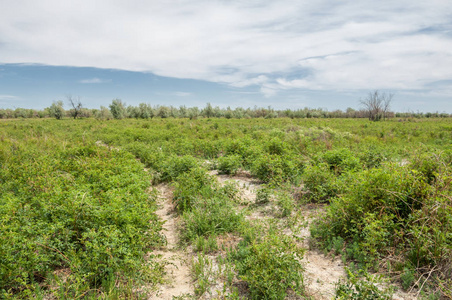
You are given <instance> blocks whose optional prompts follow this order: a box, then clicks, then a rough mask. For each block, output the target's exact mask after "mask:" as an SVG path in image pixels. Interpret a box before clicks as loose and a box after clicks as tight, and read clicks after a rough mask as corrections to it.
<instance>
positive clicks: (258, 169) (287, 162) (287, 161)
mask: <svg viewBox="0 0 452 300" xmlns="http://www.w3.org/2000/svg"><path fill="white" fill-rule="evenodd" d="M302 170H303V164H302V162H301V161H300V160H299V159H297V158H294V157H284V158H283V157H281V156H278V155H264V156H260V157H258V158H256V160H255V161H254V163H253V165H252V167H251V171H252V174H253V176H256V177H257V178H259V179H260V180H262V181H263V182H266V183H272V184H275V185H280V184H281V183H283V182H285V181H295V180H297V179H298V177H299V175H300V174H301V172H302Z"/></svg>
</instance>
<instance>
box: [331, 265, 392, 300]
mask: <svg viewBox="0 0 452 300" xmlns="http://www.w3.org/2000/svg"><path fill="white" fill-rule="evenodd" d="M346 271H347V275H348V281H347V282H342V281H339V282H338V283H337V284H336V296H335V298H334V299H343V300H348V299H355V300H380V299H381V300H390V299H392V294H393V291H392V289H391V288H381V289H380V288H379V287H378V286H379V285H380V286H381V280H380V279H379V278H378V277H376V276H371V275H369V274H368V273H367V272H364V273H360V274H353V273H352V272H351V271H350V270H349V269H346ZM362 277H364V278H362Z"/></svg>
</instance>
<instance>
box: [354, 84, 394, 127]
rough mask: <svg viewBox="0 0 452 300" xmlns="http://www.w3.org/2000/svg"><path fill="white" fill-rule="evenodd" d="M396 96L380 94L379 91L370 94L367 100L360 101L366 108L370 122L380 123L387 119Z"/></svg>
mask: <svg viewBox="0 0 452 300" xmlns="http://www.w3.org/2000/svg"><path fill="white" fill-rule="evenodd" d="M393 97H394V94H386V93H380V92H379V91H378V90H375V91H373V92H370V93H369V95H367V97H366V98H364V99H363V100H360V103H361V105H363V106H364V109H365V110H366V112H367V114H368V117H369V120H371V121H379V120H381V119H382V118H383V120H384V119H386V117H387V114H388V112H389V109H390V106H391V102H392V98H393Z"/></svg>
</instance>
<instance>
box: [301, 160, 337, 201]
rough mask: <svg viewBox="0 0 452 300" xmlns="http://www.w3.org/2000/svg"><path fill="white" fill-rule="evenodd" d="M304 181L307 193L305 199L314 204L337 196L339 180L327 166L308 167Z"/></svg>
mask: <svg viewBox="0 0 452 300" xmlns="http://www.w3.org/2000/svg"><path fill="white" fill-rule="evenodd" d="M302 180H303V184H304V189H305V190H306V191H307V194H306V195H305V197H307V198H308V199H309V200H310V201H312V202H326V201H329V199H330V198H332V197H334V196H336V195H337V193H338V191H339V189H338V180H337V179H336V177H335V176H334V174H333V173H331V172H330V170H329V167H328V165H327V164H318V165H314V166H313V165H310V166H307V167H306V168H305V170H304V172H303V175H302Z"/></svg>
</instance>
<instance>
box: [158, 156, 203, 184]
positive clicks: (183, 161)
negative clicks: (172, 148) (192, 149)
mask: <svg viewBox="0 0 452 300" xmlns="http://www.w3.org/2000/svg"><path fill="white" fill-rule="evenodd" d="M198 166H199V165H198V161H197V159H196V158H194V157H193V156H190V155H185V156H169V157H168V158H167V159H166V160H164V161H163V162H161V163H160V166H159V169H158V171H160V180H161V181H164V182H171V181H174V180H175V179H176V178H177V177H178V176H180V175H181V174H184V173H187V172H189V171H191V170H193V169H196V168H198Z"/></svg>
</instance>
